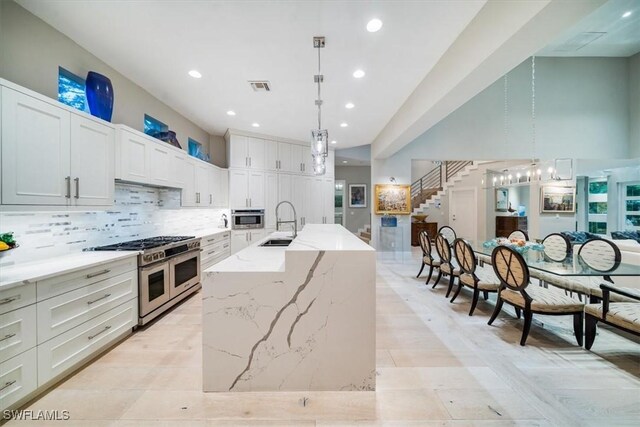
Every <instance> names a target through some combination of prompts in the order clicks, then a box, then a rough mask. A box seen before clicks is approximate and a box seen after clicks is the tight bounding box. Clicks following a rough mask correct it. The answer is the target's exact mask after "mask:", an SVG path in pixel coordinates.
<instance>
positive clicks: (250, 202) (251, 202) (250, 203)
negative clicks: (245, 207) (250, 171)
mask: <svg viewBox="0 0 640 427" xmlns="http://www.w3.org/2000/svg"><path fill="white" fill-rule="evenodd" d="M252 204H253V201H252V200H251V197H249V207H251V205H252Z"/></svg>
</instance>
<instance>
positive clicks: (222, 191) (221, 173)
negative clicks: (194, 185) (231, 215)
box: [213, 168, 229, 208]
mask: <svg viewBox="0 0 640 427" xmlns="http://www.w3.org/2000/svg"><path fill="white" fill-rule="evenodd" d="M215 171H216V172H215V174H216V179H215V191H214V192H213V202H214V203H213V204H214V207H216V208H228V207H229V171H228V170H227V169H222V168H215Z"/></svg>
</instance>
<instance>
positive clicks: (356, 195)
mask: <svg viewBox="0 0 640 427" xmlns="http://www.w3.org/2000/svg"><path fill="white" fill-rule="evenodd" d="M349 207H350V208H366V207H367V184H349Z"/></svg>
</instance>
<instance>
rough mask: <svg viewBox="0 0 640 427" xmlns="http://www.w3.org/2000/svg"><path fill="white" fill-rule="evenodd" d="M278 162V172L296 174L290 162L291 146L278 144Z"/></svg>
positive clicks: (284, 143) (282, 143)
mask: <svg viewBox="0 0 640 427" xmlns="http://www.w3.org/2000/svg"><path fill="white" fill-rule="evenodd" d="M278 160H280V172H297V169H296V168H295V167H294V165H293V162H292V161H291V144H287V143H286V142H278Z"/></svg>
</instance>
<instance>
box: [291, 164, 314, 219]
mask: <svg viewBox="0 0 640 427" xmlns="http://www.w3.org/2000/svg"><path fill="white" fill-rule="evenodd" d="M312 182H313V178H311V177H310V176H304V175H297V176H293V178H292V183H291V199H292V200H291V202H292V203H293V206H295V208H296V214H297V216H298V230H302V229H303V228H304V226H305V224H308V223H311V222H312V221H311V216H312V212H311V209H312V206H311V197H312V188H311V185H312Z"/></svg>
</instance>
